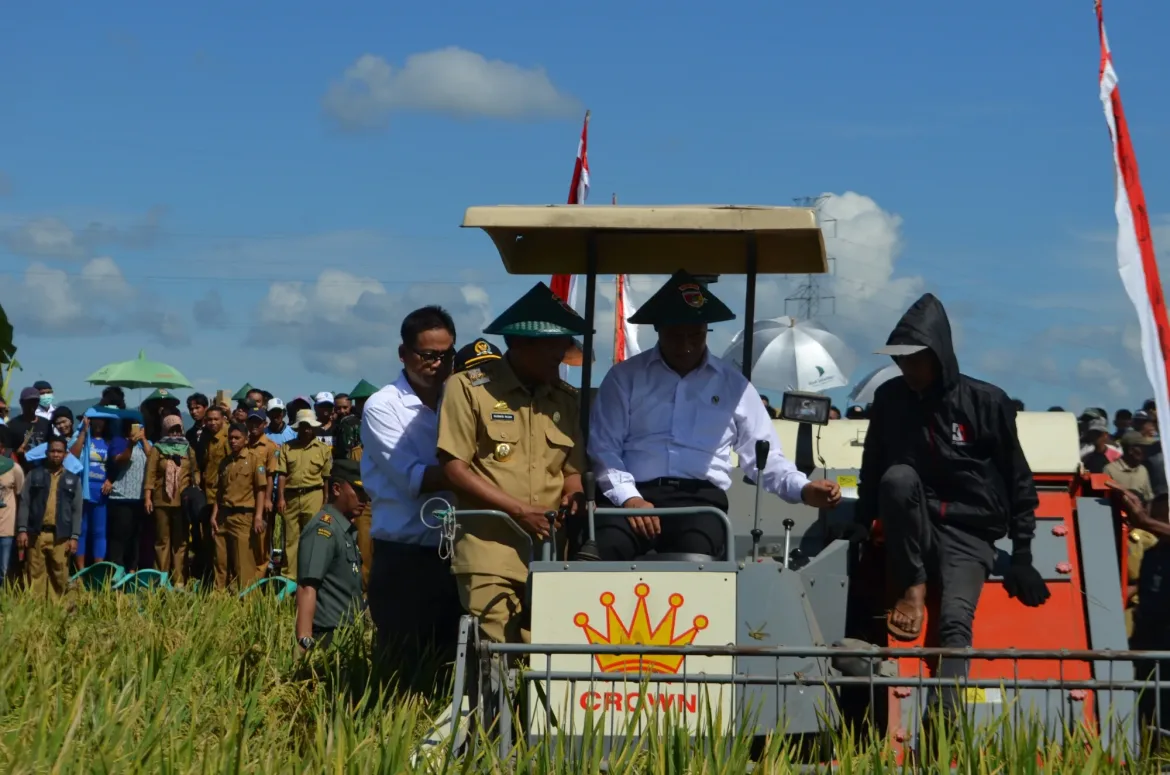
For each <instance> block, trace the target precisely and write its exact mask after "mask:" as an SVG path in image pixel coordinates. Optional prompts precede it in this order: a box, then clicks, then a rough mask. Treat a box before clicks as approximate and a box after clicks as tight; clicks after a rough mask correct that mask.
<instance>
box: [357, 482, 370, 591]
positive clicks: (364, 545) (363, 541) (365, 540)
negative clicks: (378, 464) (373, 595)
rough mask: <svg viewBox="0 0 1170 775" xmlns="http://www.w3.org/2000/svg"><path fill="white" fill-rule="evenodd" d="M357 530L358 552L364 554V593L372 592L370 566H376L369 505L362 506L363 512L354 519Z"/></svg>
mask: <svg viewBox="0 0 1170 775" xmlns="http://www.w3.org/2000/svg"><path fill="white" fill-rule="evenodd" d="M352 521H353V524H354V527H356V528H357V534H358V538H357V542H358V551H359V552H361V553H362V592H367V593H368V592H369V590H370V566H371V565H373V564H374V539H373V538H371V537H370V524H371V523H372V521H373V515H372V512H371V510H370V504H369V503H363V504H362V510H361V512H359V513H358V515H357V516H356V517H354V518H353V520H352Z"/></svg>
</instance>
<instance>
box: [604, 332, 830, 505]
mask: <svg viewBox="0 0 1170 775" xmlns="http://www.w3.org/2000/svg"><path fill="white" fill-rule="evenodd" d="M760 439H765V440H767V442H768V443H769V445H771V446H770V447H769V452H768V464H767V466H766V467H765V468H764V477H763V478H764V482H763V485H764V489H765V490H767V491H768V492H770V493H774V494H776V495H779V496H780V497H781V498H783V499H784V500H785V501H787V502H789V503H800V502H801V499H800V492H801V490H802V489H803V488H804V486H805V485H806V484H808V477H806V476H805V475H804V474H802V473H801V472H799V471H797V470H796V466H794V465H793V464H792V463H791V462H789V461H788V460H787V459H785V457H784V454H783V452H782V451H781V449H780V437H779V436H777V435H776V429H775V427H773V425H772V419H771V418H770V417H769V416H768V412H767V410H766V409H765V408H764V404H763V401H762V400H761V399H760V394H759V393H758V392H757V391H756V389H755V387H753V386H752V384H751V383H750V382H748V381H747V380H746V379H744V376H743V374H741V373H740V372H738V371H736V370H735V369H734V368H732V367H731V366H730V365H729V364H727V363H726V362H724V361H723V360H721V359H719V358H716V357H715V356H713V355H711V354H710V352H708V353H707V355H706V356H705V357H704V358H703V362H702V364H701V365H700V366H699V367H698V368H696V369H695V370H694V371H691V372H690V373H688V374H687V375H686V376H679V374H678V372H676V371H675V370H674V369H672V368H670V367H669V366H667V365H666V362H665V361H664V360H662V356H661V354H660V353H659V351H658V348H657V347H655V348H653V349H652V350H647V351H646V352H643V353H640V354H639V355H635V356H634V357H633V358H630V359H629V360H626V361H623V362H621V363H618V364H615V365H614V366H613V368H611V369H610V370H609V373H608V374H606V375H605V379H604V380H602V382H601V387H600V388H599V389H598V391H597V398H596V399H595V400H594V402H593V410H592V412H591V414H590V421H589V457H590V460H591V461H592V463H593V470H594V471H596V472H597V482H598V484H599V485H600V487H601V491H602V494H603V495H605V497H606V498H608V499H609V500H610V502H612V503H613V504H615V505H617V506H621V505H622V504H623V503H625V502H626V501H627V500H629V499H630V498H639V497H641V495H640V494H639V492H638V488H637V487H636V486H635V484H634V483H635V482H646V481H650V480H652V479H658V478H660V477H670V478H679V479H699V480H706V481H708V482H710V483H712V484H714V485H715V486H717V487H719V488H720V489H722V490H724V491H726V490H728V489H729V488H730V487H731V452H732V450H734V451H735V453H736V454H737V455H738V456H739V465H740V467H741V468H742V469H743V470H744V472H745V473H746V474H747V476H748V478H749V479H750V480H753V481H754V479H755V475H756V441H757V440H760Z"/></svg>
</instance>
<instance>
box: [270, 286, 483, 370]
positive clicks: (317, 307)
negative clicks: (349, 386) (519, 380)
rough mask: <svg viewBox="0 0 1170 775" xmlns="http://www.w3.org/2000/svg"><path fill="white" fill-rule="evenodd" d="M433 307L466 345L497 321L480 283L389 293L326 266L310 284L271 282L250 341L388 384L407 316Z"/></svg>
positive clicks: (312, 364) (309, 363) (317, 366)
mask: <svg viewBox="0 0 1170 775" xmlns="http://www.w3.org/2000/svg"><path fill="white" fill-rule="evenodd" d="M427 304H438V305H440V306H442V307H444V308H445V309H446V310H447V311H448V312H450V313H451V316H452V317H453V318H454V320H455V327H456V330H457V331H459V332H460V334H459V341H460V342H463V341H470V338H474V337H475V336H478V335H479V332H480V331H481V330H482V329H483V328H484V326H485V325H487V323H488V322H490V321H491V318H492V315H491V303H490V300H489V297H488V293H487V291H485V290H484V289H483V288H482V287H479V286H477V285H473V284H457V283H444V284H430V285H426V284H420V285H412V286H410V287H409V288H407V289H406V290H405V291H403V292H401V293H391V292H388V291H387V290H386V288H385V287H384V286H383V285H382V283H380V282H378V281H377V280H375V279H373V278H370V277H360V276H357V275H354V274H350V273H349V272H343V271H340V270H337V269H326V270H324V271H323V272H321V273H320V274H319V275H318V277H317V280H316V281H315V282H313V283H311V284H310V283H302V282H277V283H272V285H271V286H270V287H269V289H268V295H267V296H266V297H265V298H264V300H263V302H261V304H260V306H259V309H258V310H257V312H256V319H255V321H254V326H253V330H252V335H251V337H250V340H251V343H252V344H254V345H257V346H263V347H269V346H273V345H276V346H287V347H293V348H295V349H296V350H297V351H298V352H299V354H300V357H301V361H302V362H303V363H304V366H305V368H307V369H308V370H309V371H313V372H318V373H323V374H331V375H337V376H349V377H365V378H367V379H371V380H376V379H381V380H382V381H383V382H388V381H389V380H390V378H392V376H393V375H394V373H395V372H396V371H397V369H398V354H397V353H398V344H399V339H400V337H399V327H400V326H401V324H402V318H403V317H405V316H406V315H407V313H409V312H410V311H411V310H413V309H417V308H418V307H422V306H425V305H427ZM274 332H279V336H274Z"/></svg>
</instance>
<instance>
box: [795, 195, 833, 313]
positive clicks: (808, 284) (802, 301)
mask: <svg viewBox="0 0 1170 775" xmlns="http://www.w3.org/2000/svg"><path fill="white" fill-rule="evenodd" d="M828 196H829V195H828V194H824V195H822V196H819V197H811V196H802V197H796V198H795V199H793V200H792V201H794V202H796V204H797V205H799V206H801V207H812V208H814V209H815V210H816V216H817V225H818V226H820V227H821V228H824V225H825V224H828V223H831V224H832V225H833V236H836V233H837V219H836V218H825V219H822V217H821V204H822V203H823V202H824V201H825V199H827V198H828ZM834 265H835V259H834V258H833V257H832V256H829V274H832V273H833V267H834ZM818 280H819V278H818V276H817V275H815V274H807V275H805V276H804V280H803V281H802V282H801V284H800V285H799V286H797V288H796V293H794V294H793V295H791V296H789V297H787V298H786V299H784V314H785V315H787V314H788V305H789V303H792V304H793V306H795V307H796V309H797V318H798V319H800V320H812V319H813V318H815V317H816V316H817V315H818V313H819V312H820V309H821V302H822V301H827V302H831V304H832V309H833V311H832V312H830V313H829V314H830V315H835V314H837V297H836V296H832V295H828V296H826V295H823V294H822V293H821V292H820V287H819V284H818Z"/></svg>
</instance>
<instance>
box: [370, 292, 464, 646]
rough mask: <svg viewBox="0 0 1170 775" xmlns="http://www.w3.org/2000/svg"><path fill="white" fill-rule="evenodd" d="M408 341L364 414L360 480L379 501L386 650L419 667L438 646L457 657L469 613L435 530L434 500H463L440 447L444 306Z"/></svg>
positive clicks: (376, 598)
mask: <svg viewBox="0 0 1170 775" xmlns="http://www.w3.org/2000/svg"><path fill="white" fill-rule="evenodd" d="M401 336H402V343H401V344H400V345H399V346H398V359H399V360H400V361H401V362H402V373H401V374H399V375H398V379H396V380H394V382H392V383H390V384H389V385H387V386H386V387H384V388H382V389H381V390H379V391H377V392H376V393H374V394H373V395H372V396H370V398H369V399H368V400H367V401H366V404H365V408H364V409H363V410H362V419H361V423H362V424H361V446H362V457H361V474H362V477H361V478H362V482H363V486H364V488H365V490H366V492H367V493H369V496H370V502H371V523H370V536H371V538H372V540H373V558H372V565H371V568H370V580H369V591H368V596H369V606H370V616H371V618H373V620H374V625H375V627H377V630H378V648H379V649H380V650H381V651H382V654H383V655H384V656H388V655H389V654H393V655H394V657H395V658H396V660H398V661H400V662H401V664H402V665H403V666H405V667H407V668H410V667H412V666H413V665H414V663H415V662H416V661H417V658H418V657H419V656H421V655H422V654H425V653H426V652H427V651H428V650H429V649H432V648H434V649H437V650H438V651H439V652H440V653H441V654H442V655H443V656H444V657H445V658H446V657H452V656H453V655H454V646H455V640H456V637H457V630H458V627H459V617H460V615H461V613H462V609H461V608H460V606H459V597H458V595H457V593H456V590H455V579H454V578H452V576H451V566H450V562H449V561H448V560H446V559H444V558H442V557H440V556H439V538H440V531H438V530H433V529H431V528H430V527H428V523H429V525H435V524H437V521H438V520H437V518H436V517H434V516H433V511H435V510H436V509H438V508H440V506H439V505H438V504H439V501H437V500H434V501H432V498H444V499H446V500H447V501H449V502H452V503H453V502H454V496H453V495H451V494H450V493H449V492H444V491H445V490H448V489H449V485H448V483H447V479H446V477H445V476H444V475H443V469H442V468H441V467H440V466H439V460H438V458H437V457H436V454H435V444H436V441H437V439H438V435H439V419H438V414H437V412H438V407H439V397H440V395H441V393H442V390H443V382H444V380H446V379H447V377H448V376H449V375H450V374H451V364H452V361H453V359H454V356H455V323H454V321H452V319H451V316H450V315H449V314H448V313H447V312H446V310H444V309H442V308H441V307H435V306H428V307H423V308H421V309H416V310H415V311H413V312H411V313H410V314H409V315H407V316H406V318H405V319H404V320H403V321H402V328H401ZM428 502H430V503H429V505H428ZM424 506H425V507H427V508H428V509H429V510H430V511H431V512H432V513H431V514H428V515H427V517H426V522H424V521H423V518H422V516H421V512H422V511H423V508H424Z"/></svg>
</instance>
